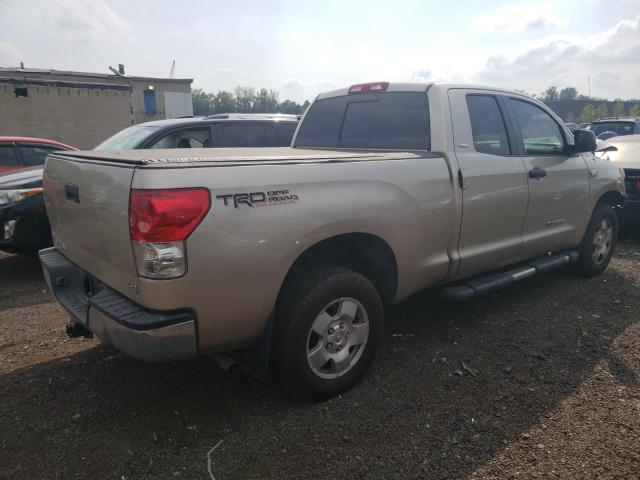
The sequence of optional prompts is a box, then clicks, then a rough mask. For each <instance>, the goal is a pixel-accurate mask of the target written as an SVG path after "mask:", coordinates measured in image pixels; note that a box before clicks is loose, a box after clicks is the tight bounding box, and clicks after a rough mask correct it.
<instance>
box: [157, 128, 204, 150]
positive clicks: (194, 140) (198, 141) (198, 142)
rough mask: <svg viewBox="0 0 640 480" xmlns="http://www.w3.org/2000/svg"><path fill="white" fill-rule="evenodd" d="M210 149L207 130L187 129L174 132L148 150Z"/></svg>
mask: <svg viewBox="0 0 640 480" xmlns="http://www.w3.org/2000/svg"><path fill="white" fill-rule="evenodd" d="M209 147H211V132H210V131H209V129H208V128H189V129H183V130H175V131H173V132H171V133H169V134H167V135H165V136H164V137H162V138H161V139H160V140H158V141H157V142H155V143H154V144H153V145H151V146H150V147H149V148H209Z"/></svg>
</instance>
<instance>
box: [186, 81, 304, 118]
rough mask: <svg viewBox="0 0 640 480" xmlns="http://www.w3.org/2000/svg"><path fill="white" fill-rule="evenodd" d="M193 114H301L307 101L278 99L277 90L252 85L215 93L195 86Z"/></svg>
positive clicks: (192, 93)
mask: <svg viewBox="0 0 640 480" xmlns="http://www.w3.org/2000/svg"><path fill="white" fill-rule="evenodd" d="M191 96H192V98H193V114H194V115H215V114H217V113H289V114H293V115H302V114H303V113H304V112H305V111H306V109H307V108H308V107H309V101H308V100H305V101H304V103H298V102H295V101H293V100H284V101H282V102H281V101H280V100H279V93H278V91H277V90H267V89H266V88H261V89H259V90H258V89H255V88H253V87H236V89H235V90H234V91H233V93H232V92H228V91H226V90H220V91H218V92H216V93H212V92H206V91H204V90H203V89H201V88H196V89H194V90H193V91H192V92H191Z"/></svg>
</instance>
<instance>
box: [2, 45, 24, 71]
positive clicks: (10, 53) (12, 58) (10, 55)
mask: <svg viewBox="0 0 640 480" xmlns="http://www.w3.org/2000/svg"><path fill="white" fill-rule="evenodd" d="M20 60H22V52H21V51H20V50H18V48H17V47H16V46H15V45H13V44H11V43H9V42H0V66H4V67H16V66H18V64H19V63H20Z"/></svg>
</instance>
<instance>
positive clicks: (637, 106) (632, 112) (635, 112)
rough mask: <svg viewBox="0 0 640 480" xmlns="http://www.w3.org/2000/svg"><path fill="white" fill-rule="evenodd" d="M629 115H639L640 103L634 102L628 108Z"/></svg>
mask: <svg viewBox="0 0 640 480" xmlns="http://www.w3.org/2000/svg"><path fill="white" fill-rule="evenodd" d="M629 116H631V117H640V103H636V104H635V105H633V106H632V107H631V108H630V109H629Z"/></svg>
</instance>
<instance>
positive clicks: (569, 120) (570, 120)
mask: <svg viewBox="0 0 640 480" xmlns="http://www.w3.org/2000/svg"><path fill="white" fill-rule="evenodd" d="M564 121H565V122H567V123H576V117H575V116H574V115H573V112H569V115H567V118H565V119H564Z"/></svg>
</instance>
